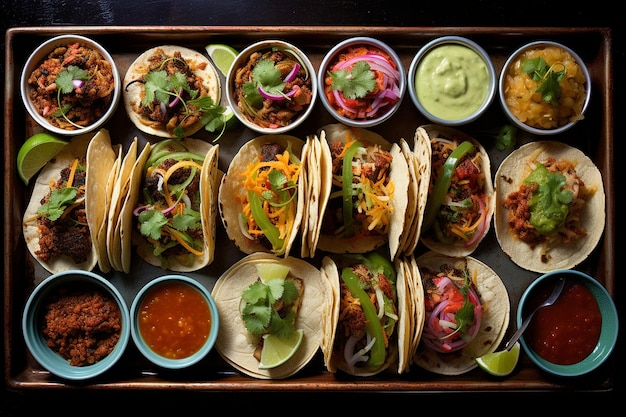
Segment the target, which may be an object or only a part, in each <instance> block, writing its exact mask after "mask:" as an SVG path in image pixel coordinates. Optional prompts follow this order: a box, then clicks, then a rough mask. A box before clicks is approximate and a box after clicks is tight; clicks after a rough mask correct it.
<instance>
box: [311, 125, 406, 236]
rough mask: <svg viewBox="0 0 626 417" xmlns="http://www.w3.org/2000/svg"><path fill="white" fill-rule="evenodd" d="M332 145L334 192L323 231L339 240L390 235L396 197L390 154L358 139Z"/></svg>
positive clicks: (336, 142) (323, 224)
mask: <svg viewBox="0 0 626 417" xmlns="http://www.w3.org/2000/svg"><path fill="white" fill-rule="evenodd" d="M329 146H330V151H331V155H332V189H331V191H330V198H329V200H328V206H327V209H326V211H325V215H324V221H323V223H322V232H323V233H325V234H327V235H333V236H335V237H338V238H352V237H355V236H356V237H362V236H387V235H388V233H389V223H390V214H391V211H392V201H393V195H394V186H393V183H392V182H391V180H390V178H389V173H390V169H391V162H392V160H393V157H392V155H391V153H390V152H389V151H386V150H384V149H382V147H381V146H380V145H378V144H372V145H370V146H366V145H364V143H362V142H361V141H359V140H358V138H356V137H355V136H352V137H350V138H349V139H347V140H346V141H345V142H343V141H339V140H337V141H333V142H330V143H329ZM345 184H350V185H349V186H344V185H345Z"/></svg>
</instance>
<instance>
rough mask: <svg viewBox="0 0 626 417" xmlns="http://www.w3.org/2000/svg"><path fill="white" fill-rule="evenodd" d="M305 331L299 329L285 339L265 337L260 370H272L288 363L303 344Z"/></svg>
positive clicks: (272, 335)
mask: <svg viewBox="0 0 626 417" xmlns="http://www.w3.org/2000/svg"><path fill="white" fill-rule="evenodd" d="M303 338H304V331H303V330H302V329H298V330H296V331H295V332H293V333H292V334H291V335H289V336H288V337H285V338H281V337H278V336H276V335H274V334H265V335H263V350H261V361H260V362H259V369H272V368H275V367H277V366H280V365H282V364H283V363H285V362H287V361H288V360H289V359H290V358H291V357H292V356H293V355H294V354H295V353H296V352H297V351H298V348H299V347H300V345H301V344H302V339H303Z"/></svg>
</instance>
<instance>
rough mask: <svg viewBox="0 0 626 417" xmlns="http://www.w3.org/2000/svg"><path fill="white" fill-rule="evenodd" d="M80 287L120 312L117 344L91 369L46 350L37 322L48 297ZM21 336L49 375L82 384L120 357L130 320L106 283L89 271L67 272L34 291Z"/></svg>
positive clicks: (121, 299)
mask: <svg viewBox="0 0 626 417" xmlns="http://www.w3.org/2000/svg"><path fill="white" fill-rule="evenodd" d="M83 285H89V286H91V287H93V288H95V289H97V290H98V291H99V292H101V293H103V294H104V295H105V297H107V298H109V299H113V300H115V302H116V304H117V306H118V307H119V309H120V311H121V323H122V327H121V330H120V337H119V340H118V341H117V344H116V345H115V348H114V349H113V351H112V352H111V353H110V354H109V355H107V356H106V357H104V358H102V359H100V360H99V361H97V362H96V363H94V364H92V365H85V366H74V365H70V363H69V361H68V360H67V359H65V358H63V357H62V356H61V355H60V354H59V353H57V352H55V351H53V350H52V349H51V348H50V347H48V345H47V344H46V338H45V336H44V334H43V333H42V331H41V320H42V318H43V315H44V314H45V312H46V310H45V307H46V299H47V298H48V297H49V296H51V295H53V294H54V293H56V291H59V290H70V289H72V288H76V287H79V286H83ZM91 287H90V288H91ZM22 332H23V334H24V340H25V341H26V346H27V347H28V350H29V351H30V352H31V354H32V355H33V357H34V358H35V360H36V361H37V362H38V363H39V364H40V365H41V366H43V367H44V368H45V369H47V370H48V371H49V372H50V373H52V374H54V375H57V376H59V377H61V378H65V379H69V380H85V379H89V378H94V377H96V376H98V375H100V374H102V373H104V372H106V371H107V370H109V369H110V368H112V367H113V366H114V365H115V364H116V363H117V361H118V360H119V359H120V358H121V357H122V355H123V353H124V351H125V349H126V346H127V344H128V340H129V338H130V316H129V312H128V307H127V305H126V303H125V301H124V298H123V297H122V295H121V294H120V292H119V291H118V290H117V289H116V288H115V286H113V284H111V283H110V282H109V281H108V280H107V279H105V278H103V277H101V276H100V275H97V274H95V273H93V272H89V271H81V270H70V271H64V272H60V273H58V274H54V275H51V276H49V277H48V278H46V279H45V280H44V281H42V282H41V283H40V284H39V285H37V286H36V287H35V289H34V290H33V292H32V293H31V294H30V296H29V297H28V300H27V302H26V306H25V308H24V315H23V317H22Z"/></svg>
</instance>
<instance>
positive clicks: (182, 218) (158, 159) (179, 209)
mask: <svg viewBox="0 0 626 417" xmlns="http://www.w3.org/2000/svg"><path fill="white" fill-rule="evenodd" d="M204 158H205V155H202V154H199V153H194V152H192V151H190V150H189V149H188V148H187V147H185V146H184V144H183V143H182V142H179V141H176V140H169V139H168V140H163V141H161V142H159V143H158V144H156V145H154V146H152V148H151V150H150V154H149V156H148V160H147V161H146V164H145V167H144V180H143V186H142V189H141V195H140V198H139V203H138V206H137V207H136V208H135V210H134V211H133V214H134V216H135V217H136V219H137V229H138V230H139V232H140V233H141V236H143V237H144V238H145V239H146V240H147V241H148V242H149V243H150V244H151V246H152V254H153V255H154V257H156V258H158V259H160V261H161V266H163V267H164V268H167V267H168V265H169V260H168V259H169V258H175V259H176V260H177V261H178V262H179V263H181V264H183V265H192V264H194V262H195V261H196V259H197V258H203V257H204V256H205V252H204V251H205V250H207V249H206V246H205V238H204V232H203V227H202V210H201V198H200V178H201V171H202V169H203V166H202V165H203V162H204Z"/></svg>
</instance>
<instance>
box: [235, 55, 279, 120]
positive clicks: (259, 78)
mask: <svg viewBox="0 0 626 417" xmlns="http://www.w3.org/2000/svg"><path fill="white" fill-rule="evenodd" d="M259 87H261V88H262V89H263V90H264V91H266V92H268V93H270V94H277V95H281V94H282V92H283V89H284V88H285V83H284V82H283V80H282V78H281V77H280V70H279V69H278V68H276V65H275V64H274V62H273V61H271V60H269V59H262V60H260V61H259V62H258V63H257V64H256V65H255V66H254V69H253V70H252V81H248V82H247V83H245V84H244V85H243V92H244V94H245V97H246V101H247V102H248V104H250V105H251V106H253V107H256V108H260V107H261V106H262V105H263V96H261V93H259Z"/></svg>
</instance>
